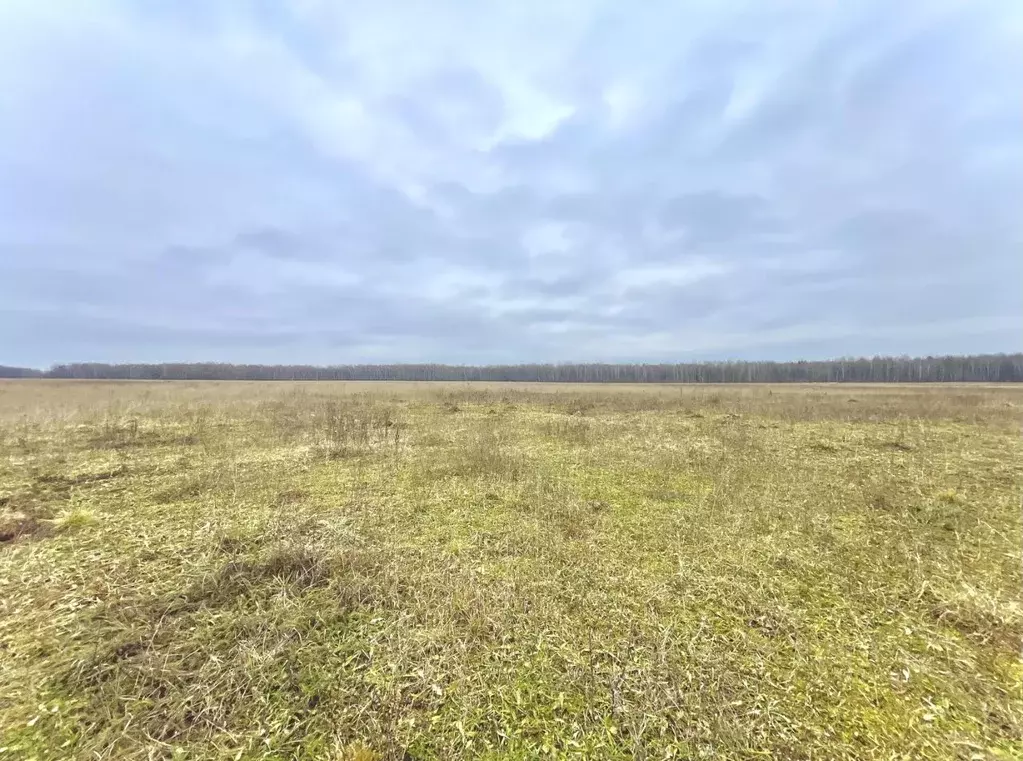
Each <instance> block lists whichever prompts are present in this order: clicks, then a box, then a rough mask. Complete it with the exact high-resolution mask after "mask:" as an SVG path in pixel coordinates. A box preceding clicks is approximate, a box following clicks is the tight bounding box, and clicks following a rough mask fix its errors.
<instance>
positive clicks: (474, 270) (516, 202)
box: [0, 0, 1023, 367]
mask: <svg viewBox="0 0 1023 761" xmlns="http://www.w3.org/2000/svg"><path fill="white" fill-rule="evenodd" d="M1021 50H1023V3H1020V2H1017V1H1016V0H1001V1H995V0H962V1H961V2H953V1H950V0H900V2H891V1H890V0H863V1H859V2H837V1H830V0H804V1H802V2H800V1H798V0H781V1H779V2H771V3H764V2H761V0H749V1H748V2H747V1H744V0H713V1H712V0H692V1H687V2H683V1H681V0H650V1H649V2H642V3H625V2H622V1H621V0H542V2H541V1H540V0H494V1H493V2H471V1H470V0H431V2H428V3H421V2H411V0H409V1H408V2H397V1H388V0H344V1H343V2H342V1H341V0H338V1H337V2H328V1H327V0H291V2H288V3H282V2H277V0H252V1H251V2H243V1H242V0H238V1H237V2H235V1H229V0H152V1H151V2H144V3H140V2H135V1H134V0H90V2H87V3H85V2H82V3H60V2H38V0H4V1H3V2H2V3H0V363H4V364H17V365H27V366H35V367H44V366H47V365H49V364H51V363H55V362H64V361H105V362H129V361H130V362H159V361H225V362H260V363H310V364H344V363H354V362H447V363H479V364H484V363H506V362H513V363H514V362H534V361H539V362H561V361H623V362H631V361H655V362H662V361H691V360H700V359H728V358H738V359H779V360H785V359H799V358H828V357H839V356H849V355H873V354H938V353H942V354H944V353H980V352H998V351H1006V352H1010V351H1018V350H1020V348H1021V340H1020V339H1021V338H1023V213H1021V211H1023V55H1021V54H1020V51H1021Z"/></svg>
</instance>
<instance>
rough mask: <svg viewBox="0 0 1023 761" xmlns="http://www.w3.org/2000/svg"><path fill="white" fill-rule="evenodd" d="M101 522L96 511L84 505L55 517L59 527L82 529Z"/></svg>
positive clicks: (56, 524)
mask: <svg viewBox="0 0 1023 761" xmlns="http://www.w3.org/2000/svg"><path fill="white" fill-rule="evenodd" d="M98 522H99V518H98V516H97V515H96V513H95V512H93V511H92V510H89V509H87V508H84V507H74V508H71V509H70V510H68V511H66V512H63V513H61V514H60V515H58V516H57V517H56V518H54V519H53V524H54V526H56V527H57V528H58V529H62V530H69V529H81V528H85V527H87V526H92V525H94V524H96V523H98Z"/></svg>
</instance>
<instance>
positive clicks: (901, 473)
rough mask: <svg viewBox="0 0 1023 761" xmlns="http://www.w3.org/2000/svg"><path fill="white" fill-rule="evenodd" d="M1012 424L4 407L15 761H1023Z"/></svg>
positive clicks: (278, 397)
mask: <svg viewBox="0 0 1023 761" xmlns="http://www.w3.org/2000/svg"><path fill="white" fill-rule="evenodd" d="M1021 411H1023V387H1020V386H1002V387H979V386H763V385H761V386H687V387H682V388H680V387H678V386H595V385H588V386H575V385H564V386H552V385H544V384H535V385H522V384H477V385H472V386H467V385H466V384H412V383H391V384H372V383H343V384H342V383H336V384H335V383H234V382H223V383H188V382H180V383H172V382H166V383H147V382H120V383H118V382H107V383H104V382H95V383H94V382H85V381H68V382H64V381H10V382H0V748H2V751H0V761H2V759H5V758H18V759H28V758H37V759H62V758H90V759H94V758H95V759H108V758H109V759H115V758H116V759H142V758H188V759H192V758H224V759H256V758H275V759H290V758H308V759H338V760H342V759H344V760H346V761H356V760H358V761H371V760H372V759H406V760H408V759H416V760H418V761H426V760H427V759H430V760H437V761H441V760H444V761H447V760H448V759H477V758H480V759H532V758H593V759H632V758H636V759H665V758H732V759H763V758H776V759H800V758H807V759H810V758H813V759H832V758H850V759H852V758H857V759H863V758H868V759H871V758H877V759H901V758H905V759H909V758H948V759H994V758H1021V757H1023V665H1021V660H1020V655H1021V652H1020V645H1021V635H1023V604H1021V598H1020V582H1021V559H1020V548H1021V541H1023V537H1021V530H1023V526H1021V512H1020V485H1021V483H1023V443H1021V440H1020V413H1021Z"/></svg>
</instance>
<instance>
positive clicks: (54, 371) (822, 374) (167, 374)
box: [0, 354, 1023, 383]
mask: <svg viewBox="0 0 1023 761" xmlns="http://www.w3.org/2000/svg"><path fill="white" fill-rule="evenodd" d="M0 377H3V378H81V379H90V380H106V379H110V380H114V379H121V380H311V381H316V380H332V381H531V382H546V383H947V382H958V383H962V382H979V383H1006V382H1023V354H982V355H976V356H968V357H873V358H859V359H834V360H826V361H820V362H808V361H800V362H696V363H684V364H544V365H487V366H482V367H475V366H468V365H426V364H420V365H410V364H400V365H332V366H330V367H314V366H312V365H231V364H224V363H219V362H192V363H163V364H122V365H108V364H99V363H94V362H82V363H74V364H66V365H54V366H53V367H52V368H50V369H49V370H45V371H44V370H32V369H27V368H20V367H4V366H2V365H0Z"/></svg>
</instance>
